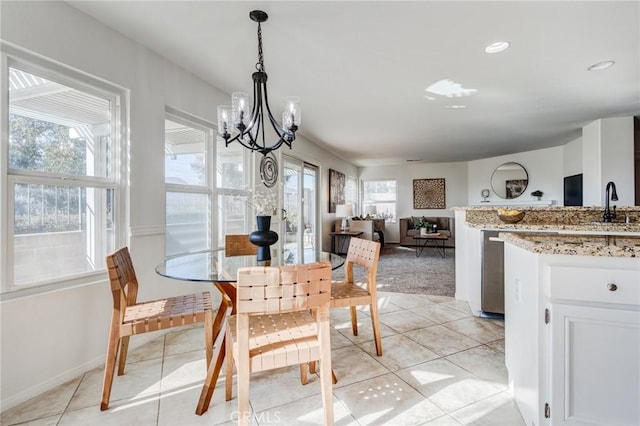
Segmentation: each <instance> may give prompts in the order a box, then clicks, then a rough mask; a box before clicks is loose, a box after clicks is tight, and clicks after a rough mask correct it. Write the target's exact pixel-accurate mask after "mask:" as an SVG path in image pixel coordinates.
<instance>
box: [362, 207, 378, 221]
mask: <svg viewBox="0 0 640 426" xmlns="http://www.w3.org/2000/svg"><path fill="white" fill-rule="evenodd" d="M364 212H365V213H366V214H367V219H370V218H372V217H376V215H377V214H378V207H376V206H367V207H365V209H364Z"/></svg>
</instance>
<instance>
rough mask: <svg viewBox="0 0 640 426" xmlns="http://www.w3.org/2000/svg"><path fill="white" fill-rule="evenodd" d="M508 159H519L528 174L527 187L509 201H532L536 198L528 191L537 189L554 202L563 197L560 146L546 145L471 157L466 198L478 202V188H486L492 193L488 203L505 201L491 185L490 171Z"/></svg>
mask: <svg viewBox="0 0 640 426" xmlns="http://www.w3.org/2000/svg"><path fill="white" fill-rule="evenodd" d="M510 161H514V162H516V163H520V164H521V165H522V166H523V167H524V168H525V169H526V170H527V173H528V174H529V185H528V186H527V189H526V190H525V192H524V193H523V194H522V195H521V196H520V197H518V198H516V199H514V200H511V201H518V202H531V201H533V200H534V199H535V198H534V197H532V196H531V195H530V194H531V192H533V191H535V190H540V191H542V192H543V193H544V195H543V196H542V199H543V200H555V201H556V204H562V200H563V198H564V191H563V173H564V172H563V151H562V147H553V148H545V149H539V150H536V151H527V152H521V153H518V154H509V155H502V156H499V157H492V158H485V159H482V160H476V161H470V162H469V163H468V164H469V174H468V181H467V183H468V199H467V202H468V203H469V204H477V203H479V202H480V201H481V200H482V197H481V196H480V191H482V189H485V188H487V189H489V190H491V195H490V196H489V198H488V199H489V201H490V203H489V204H488V205H491V203H496V204H499V203H500V202H503V201H505V200H503V199H501V198H499V197H498V196H496V195H495V194H494V192H493V189H492V188H491V175H492V174H493V171H494V170H495V169H496V167H498V166H499V165H501V164H503V163H506V162H510Z"/></svg>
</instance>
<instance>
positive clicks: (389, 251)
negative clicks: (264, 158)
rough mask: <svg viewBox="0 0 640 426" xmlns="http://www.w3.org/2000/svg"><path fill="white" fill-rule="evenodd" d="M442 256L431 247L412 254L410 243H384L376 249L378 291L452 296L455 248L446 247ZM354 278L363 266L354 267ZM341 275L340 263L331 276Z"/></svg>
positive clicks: (360, 276)
mask: <svg viewBox="0 0 640 426" xmlns="http://www.w3.org/2000/svg"><path fill="white" fill-rule="evenodd" d="M446 254H447V257H446V258H442V257H441V256H440V253H438V252H437V251H436V249H434V248H428V249H425V250H424V251H423V252H422V254H421V255H420V257H416V252H415V249H414V248H413V247H402V246H400V245H398V244H386V246H385V248H383V249H382V251H381V252H380V262H379V263H378V275H377V282H378V291H392V292H396V293H410V294H429V295H434V296H451V297H453V296H454V292H455V249H452V248H447V249H446ZM354 271H355V272H354V274H355V277H356V279H357V280H362V278H363V276H364V274H363V273H362V272H363V270H362V269H360V270H358V268H357V267H356V268H354ZM343 278H344V267H342V268H339V269H337V270H335V271H334V279H338V280H339V279H343Z"/></svg>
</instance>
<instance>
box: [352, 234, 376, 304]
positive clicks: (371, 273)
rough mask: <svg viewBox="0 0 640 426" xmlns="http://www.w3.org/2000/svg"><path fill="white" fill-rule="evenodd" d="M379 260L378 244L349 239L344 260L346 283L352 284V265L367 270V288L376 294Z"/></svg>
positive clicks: (359, 239)
mask: <svg viewBox="0 0 640 426" xmlns="http://www.w3.org/2000/svg"><path fill="white" fill-rule="evenodd" d="M379 259H380V243H378V242H376V241H371V240H363V239H362V238H351V241H350V243H349V250H348V252H347V259H346V260H345V266H344V268H345V277H346V281H347V282H351V283H352V282H354V276H353V265H359V266H362V267H364V268H366V269H367V287H368V290H369V292H370V293H372V294H374V295H375V293H376V285H375V283H376V275H377V273H378V260H379Z"/></svg>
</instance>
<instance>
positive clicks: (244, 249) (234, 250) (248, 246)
mask: <svg viewBox="0 0 640 426" xmlns="http://www.w3.org/2000/svg"><path fill="white" fill-rule="evenodd" d="M224 254H225V255H227V256H247V255H252V254H258V246H256V245H255V244H253V243H251V241H249V235H247V234H235V235H225V236H224Z"/></svg>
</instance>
